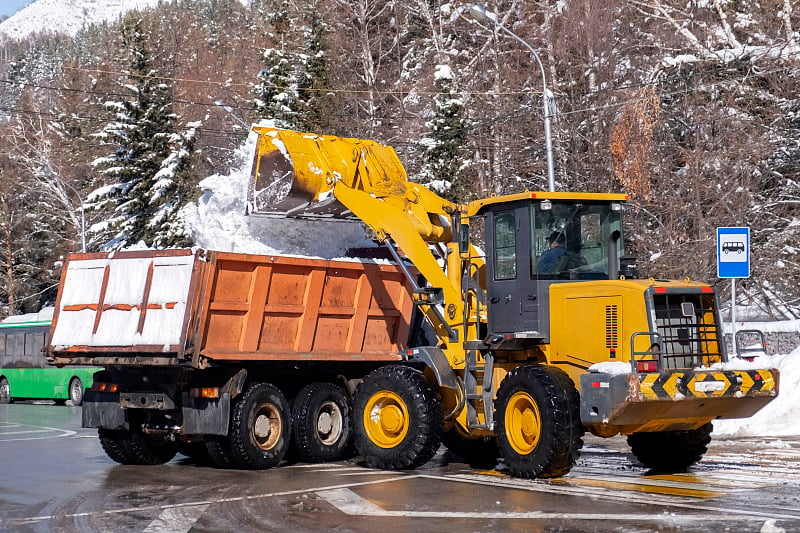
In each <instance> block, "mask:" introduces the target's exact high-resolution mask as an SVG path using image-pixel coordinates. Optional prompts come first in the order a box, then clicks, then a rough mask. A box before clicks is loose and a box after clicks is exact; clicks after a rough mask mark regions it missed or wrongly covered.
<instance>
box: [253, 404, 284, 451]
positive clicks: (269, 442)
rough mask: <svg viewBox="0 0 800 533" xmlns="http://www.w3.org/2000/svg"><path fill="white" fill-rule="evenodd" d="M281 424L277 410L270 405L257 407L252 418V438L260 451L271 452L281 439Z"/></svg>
mask: <svg viewBox="0 0 800 533" xmlns="http://www.w3.org/2000/svg"><path fill="white" fill-rule="evenodd" d="M282 432H283V424H282V423H281V415H280V412H279V411H278V408H277V407H275V406H274V405H272V404H271V403H265V404H261V405H260V406H258V408H257V409H256V411H255V413H254V416H253V438H254V439H255V441H256V445H258V447H259V448H261V449H262V450H271V449H272V448H273V447H274V446H275V445H276V444H277V443H278V440H280V438H281V433H282Z"/></svg>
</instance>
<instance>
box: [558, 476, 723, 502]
mask: <svg viewBox="0 0 800 533" xmlns="http://www.w3.org/2000/svg"><path fill="white" fill-rule="evenodd" d="M553 483H557V484H560V485H579V486H586V487H598V488H604V489H614V490H632V491H636V492H647V493H653V494H667V495H670V496H684V497H688V498H719V497H721V496H725V495H726V493H724V492H716V491H712V490H701V489H688V488H677V487H662V486H658V485H646V484H643V483H626V482H621V481H604V480H600V479H588V478H567V479H562V480H559V481H553Z"/></svg>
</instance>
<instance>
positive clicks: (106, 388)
mask: <svg viewBox="0 0 800 533" xmlns="http://www.w3.org/2000/svg"><path fill="white" fill-rule="evenodd" d="M91 390H92V391H94V392H117V391H118V390H119V385H117V384H116V383H102V382H99V381H95V382H94V383H92V388H91Z"/></svg>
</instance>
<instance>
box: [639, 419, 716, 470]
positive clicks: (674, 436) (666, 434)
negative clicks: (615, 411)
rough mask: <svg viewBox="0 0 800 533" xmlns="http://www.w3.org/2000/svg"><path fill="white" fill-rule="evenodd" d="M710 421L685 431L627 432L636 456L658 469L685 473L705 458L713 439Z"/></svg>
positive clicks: (646, 464) (643, 462)
mask: <svg viewBox="0 0 800 533" xmlns="http://www.w3.org/2000/svg"><path fill="white" fill-rule="evenodd" d="M713 429H714V427H713V425H712V424H711V422H709V423H707V424H705V425H703V426H701V427H699V428H697V429H691V430H685V431H656V432H653V433H633V434H631V435H628V445H629V446H630V447H631V451H632V452H633V455H635V456H636V458H637V459H638V460H639V462H640V463H642V464H643V465H644V466H646V467H647V468H650V469H652V470H655V471H657V472H663V473H667V472H685V471H686V470H687V469H688V468H689V467H690V466H692V465H693V464H695V463H696V462H697V461H699V460H700V459H702V458H703V454H705V453H706V450H708V444H709V443H710V442H711V432H712V431H713Z"/></svg>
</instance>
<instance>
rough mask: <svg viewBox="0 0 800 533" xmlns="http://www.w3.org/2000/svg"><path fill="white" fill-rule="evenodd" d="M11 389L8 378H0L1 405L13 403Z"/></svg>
mask: <svg viewBox="0 0 800 533" xmlns="http://www.w3.org/2000/svg"><path fill="white" fill-rule="evenodd" d="M11 401H12V400H11V387H10V386H9V385H8V380H7V379H6V378H0V404H6V403H11Z"/></svg>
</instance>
